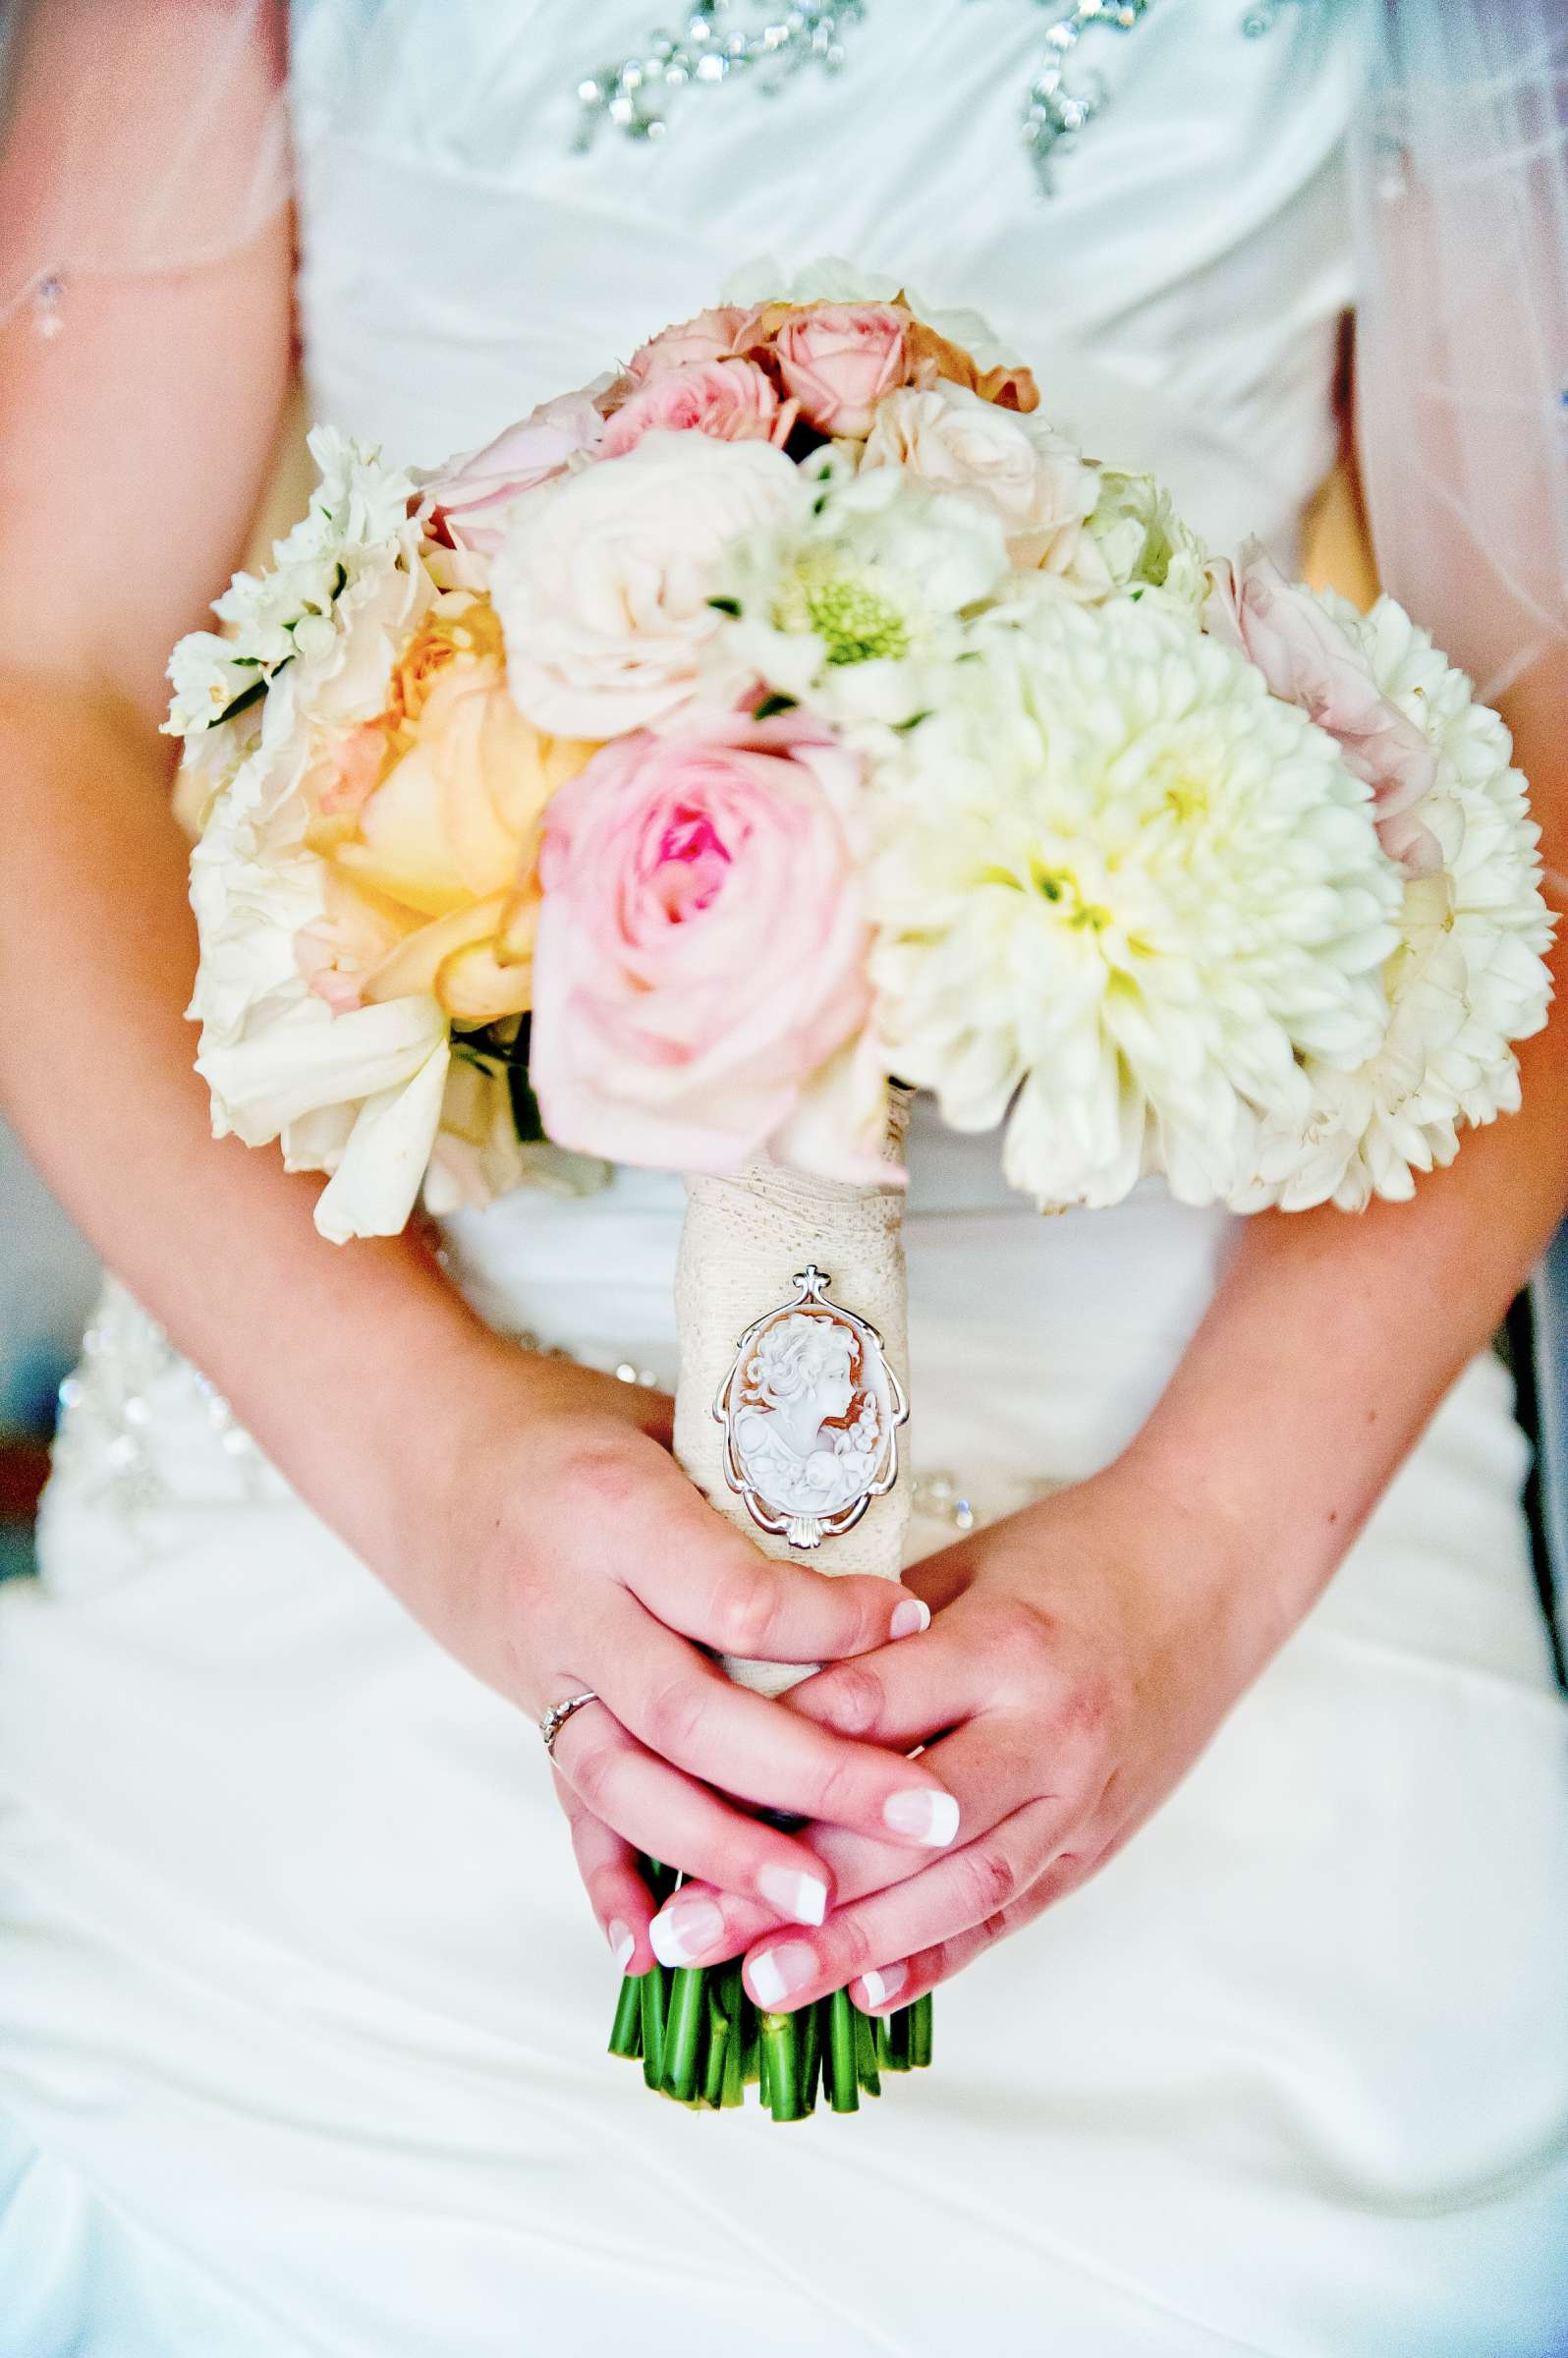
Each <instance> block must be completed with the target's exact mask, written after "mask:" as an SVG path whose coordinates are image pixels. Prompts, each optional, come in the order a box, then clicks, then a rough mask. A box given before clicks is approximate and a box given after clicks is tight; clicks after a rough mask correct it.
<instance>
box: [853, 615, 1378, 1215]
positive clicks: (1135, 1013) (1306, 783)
mask: <svg viewBox="0 0 1568 2358" xmlns="http://www.w3.org/2000/svg"><path fill="white" fill-rule="evenodd" d="M971 646H972V651H971V652H970V653H969V654H968V655H967V656H966V657H965V658H964V659H963V660H960V661H957V662H955V663H953V664H952V665H951V666H950V668H949V669H948V670H947V671H946V673H945V674H944V677H943V680H942V683H941V693H940V696H939V697H938V698H937V699H936V700H935V708H934V709H933V711H932V712H931V714H930V715H929V717H927V718H925V719H923V720H921V721H920V722H919V724H918V725H917V726H915V727H914V728H912V729H910V730H909V731H908V732H907V733H906V734H905V735H904V736H903V737H902V738H896V739H895V738H893V737H891V736H887V737H884V738H883V739H882V740H881V743H880V749H879V750H878V751H877V752H876V753H875V755H874V758H873V761H872V769H871V796H872V803H873V809H874V812H875V820H876V828H877V834H878V840H879V850H878V852H877V855H876V858H875V860H874V862H873V866H872V870H871V894H872V909H873V915H874V918H875V920H876V923H877V926H878V945H877V949H876V953H875V959H874V964H873V974H874V977H875V981H876V983H877V986H878V990H879V993H880V1009H879V1015H880V1023H881V1027H882V1031H883V1034H884V1038H885V1041H886V1045H887V1049H888V1055H889V1062H890V1067H891V1069H892V1070H893V1071H895V1072H896V1073H897V1074H898V1075H899V1076H900V1078H901V1079H903V1080H905V1081H909V1082H912V1083H915V1084H917V1085H918V1086H921V1087H924V1088H927V1089H930V1090H933V1091H934V1092H935V1093H936V1095H937V1096H938V1098H939V1100H940V1102H941V1106H942V1110H943V1113H944V1115H945V1117H946V1118H947V1119H948V1120H949V1121H950V1122H951V1123H952V1124H953V1125H954V1126H955V1127H956V1128H958V1129H966V1130H980V1129H986V1128H989V1127H991V1126H992V1125H994V1124H995V1123H996V1122H998V1121H999V1120H1000V1119H1001V1118H1002V1116H1003V1115H1004V1114H1005V1113H1006V1112H1007V1110H1008V1108H1009V1106H1011V1107H1012V1116H1011V1120H1010V1121H1009V1124H1008V1133H1007V1141H1006V1150H1005V1161H1006V1168H1007V1172H1008V1176H1009V1178H1010V1179H1011V1180H1012V1182H1013V1184H1014V1185H1015V1186H1017V1187H1019V1188H1021V1189H1023V1190H1024V1191H1025V1192H1027V1193H1029V1194H1031V1195H1033V1196H1035V1197H1036V1199H1037V1201H1038V1202H1039V1203H1040V1204H1041V1206H1042V1207H1054V1206H1061V1205H1067V1204H1087V1205H1103V1204H1110V1203H1114V1202H1116V1201H1118V1200H1119V1199H1120V1198H1121V1197H1122V1196H1124V1195H1125V1194H1126V1193H1127V1192H1128V1190H1129V1189H1130V1188H1131V1187H1132V1186H1133V1185H1134V1183H1135V1182H1136V1181H1137V1179H1138V1178H1139V1177H1140V1176H1141V1174H1143V1173H1144V1172H1146V1171H1149V1170H1162V1171H1164V1172H1165V1174H1166V1175H1167V1177H1168V1178H1169V1180H1170V1183H1171V1186H1172V1188H1173V1189H1174V1190H1175V1192H1176V1193H1177V1194H1178V1195H1179V1196H1181V1197H1182V1198H1183V1199H1184V1200H1186V1201H1190V1202H1208V1201H1212V1200H1213V1199H1215V1198H1216V1197H1219V1196H1223V1195H1225V1194H1227V1193H1228V1192H1230V1191H1231V1190H1232V1189H1233V1188H1234V1186H1235V1184H1236V1181H1237V1177H1238V1175H1239V1174H1240V1173H1241V1172H1243V1171H1245V1170H1247V1169H1249V1168H1250V1167H1251V1163H1252V1156H1253V1133H1254V1128H1255V1124H1256V1120H1257V1116H1258V1112H1259V1110H1264V1111H1266V1112H1269V1113H1271V1114H1272V1115H1273V1116H1274V1117H1275V1118H1276V1119H1280V1120H1287V1119H1289V1118H1291V1117H1292V1116H1296V1117H1298V1118H1299V1116H1300V1115H1301V1114H1302V1112H1303V1111H1304V1110H1305V1104H1306V1095H1307V1085H1306V1081H1305V1077H1304V1074H1303V1071H1302V1066H1301V1061H1300V1060H1301V1058H1302V1057H1304V1056H1305V1055H1308V1054H1312V1055H1316V1056H1317V1057H1319V1058H1321V1059H1323V1060H1324V1061H1325V1062H1333V1063H1337V1064H1340V1065H1343V1066H1346V1067H1349V1068H1352V1069H1353V1068H1354V1067H1355V1066H1356V1065H1358V1064H1359V1063H1361V1062H1362V1061H1363V1060H1364V1059H1365V1058H1366V1057H1367V1056H1368V1055H1369V1054H1370V1053H1371V1052H1372V1049H1373V1048H1374V1047H1375V1045H1376V1043H1377V1041H1378V1039H1380V1038H1381V1037H1382V1031H1383V1024H1384V1015H1385V1009H1384V1002H1383V993H1382V984H1381V980H1380V970H1381V967H1382V964H1383V961H1384V960H1385V958H1386V957H1387V956H1388V954H1389V952H1390V950H1391V949H1392V948H1393V946H1394V942H1395V939H1396V935H1395V932H1394V928H1393V923H1392V920H1393V918H1394V916H1395V914H1396V912H1397V909H1398V905H1399V882H1398V878H1397V876H1396V874H1395V871H1394V870H1393V867H1392V864H1391V863H1390V862H1389V861H1388V860H1387V859H1386V858H1385V856H1384V854H1383V853H1382V851H1381V850H1380V849H1379V847H1378V843H1377V838H1376V833H1375V830H1374V828H1373V825H1372V806H1371V798H1370V795H1369V792H1368V789H1367V788H1366V787H1365V786H1364V785H1363V784H1362V783H1361V782H1360V781H1359V780H1358V779H1356V778H1354V777H1352V775H1351V774H1350V772H1349V770H1348V769H1347V768H1346V767H1345V765H1344V763H1343V762H1342V761H1341V760H1340V758H1338V755H1337V753H1336V751H1335V749H1334V747H1333V746H1332V745H1331V744H1330V743H1329V742H1328V740H1327V739H1326V738H1325V737H1323V736H1322V735H1321V734H1320V732H1319V731H1317V730H1316V729H1315V728H1314V727H1313V726H1312V725H1311V723H1310V722H1308V721H1306V720H1305V719H1304V718H1303V717H1302V715H1301V714H1300V713H1298V712H1296V711H1295V710H1294V709H1292V708H1291V707H1289V706H1287V705H1284V704H1282V703H1279V702H1276V701H1275V700H1274V699H1273V698H1271V697H1270V696H1269V695H1268V693H1267V691H1266V689H1265V688H1264V686H1263V683H1262V680H1261V678H1260V676H1259V674H1258V673H1257V672H1256V671H1255V670H1254V669H1253V668H1252V666H1251V665H1249V664H1248V663H1246V662H1245V661H1244V660H1243V659H1242V658H1241V657H1240V656H1238V655H1235V654H1233V653H1232V652H1230V651H1229V650H1228V649H1226V648H1223V647H1220V646H1215V645H1213V644H1211V643H1210V642H1208V641H1206V640H1204V639H1202V638H1200V637H1197V636H1195V635H1194V634H1193V633H1192V632H1191V631H1190V630H1189V629H1187V628H1186V627H1185V626H1184V625H1183V624H1182V623H1181V622H1179V621H1178V620H1176V619H1175V618H1174V617H1173V616H1171V615H1170V614H1168V613H1165V612H1161V611H1158V610H1154V609H1152V608H1149V607H1147V606H1145V605H1143V604H1140V603H1138V602H1136V601H1134V600H1133V599H1131V598H1126V597H1123V598H1116V599H1112V600H1110V601H1109V602H1107V603H1106V604H1104V605H1101V606H1085V605H1082V604H1079V603H1077V602H1076V601H1075V600H1073V599H1072V598H1071V597H1070V596H1069V595H1068V594H1067V593H1066V592H1065V591H1064V590H1061V589H1056V588H1054V587H1053V586H1052V585H1050V584H1049V583H1046V582H1042V581H1040V580H1039V579H1038V578H1037V577H1036V581H1035V582H1034V584H1033V585H1032V593H1030V594H1020V595H1018V596H1016V597H1015V598H1014V600H1013V601H1012V602H1011V604H1010V605H1009V607H1008V609H1007V610H1006V612H1005V613H998V614H996V615H993V616H987V617H986V618H984V619H983V620H981V621H980V622H979V623H977V624H975V625H973V626H972V630H971Z"/></svg>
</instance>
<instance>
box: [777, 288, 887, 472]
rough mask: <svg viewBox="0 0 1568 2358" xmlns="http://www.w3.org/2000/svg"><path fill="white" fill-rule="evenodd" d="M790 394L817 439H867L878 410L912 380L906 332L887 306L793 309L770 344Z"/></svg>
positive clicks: (828, 305)
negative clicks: (838, 436) (887, 395)
mask: <svg viewBox="0 0 1568 2358" xmlns="http://www.w3.org/2000/svg"><path fill="white" fill-rule="evenodd" d="M772 353H773V360H774V364H775V365H776V366H777V368H778V372H779V375H780V376H781V377H782V378H783V381H784V387H785V390H786V391H787V392H789V393H793V394H794V396H795V398H796V400H797V401H798V402H799V403H800V405H801V416H802V417H803V418H804V419H805V420H806V422H807V424H808V425H814V426H815V427H816V429H817V431H818V432H819V433H823V434H842V435H845V436H847V437H849V438H850V439H851V440H855V441H864V440H865V438H866V436H867V435H868V433H869V432H870V430H871V420H872V417H873V415H874V413H875V409H876V405H877V403H878V402H879V401H880V400H881V398H882V396H883V394H884V393H892V392H894V391H896V389H897V388H898V387H899V386H900V385H903V384H907V383H908V381H909V373H910V354H909V339H908V328H907V322H906V319H905V316H904V314H903V313H902V312H899V311H896V310H894V309H892V308H891V307H890V306H889V305H887V304H882V303H858V304H847V303H818V304H813V305H812V306H811V307H810V308H809V309H804V310H796V311H791V312H790V313H788V315H787V316H786V317H785V318H784V319H783V320H782V321H781V323H780V325H779V328H778V331H777V333H776V335H775V336H774V338H773V344H772Z"/></svg>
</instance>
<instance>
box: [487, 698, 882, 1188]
mask: <svg viewBox="0 0 1568 2358" xmlns="http://www.w3.org/2000/svg"><path fill="white" fill-rule="evenodd" d="M858 786H859V769H858V765H857V763H856V761H855V759H854V758H853V757H852V756H851V755H849V754H848V753H846V752H845V751H844V750H843V748H842V747H840V746H838V745H837V744H836V743H834V742H833V741H831V740H830V739H828V738H827V737H826V736H825V735H824V734H823V732H822V731H821V730H820V729H819V727H818V726H817V725H816V724H814V723H812V722H811V721H810V720H808V719H807V718H806V717H805V716H804V715H803V714H801V713H799V712H792V713H789V714H787V715H784V716H782V717H781V718H779V719H777V720H773V721H765V722H761V723H756V722H751V721H748V720H746V719H745V718H744V717H741V716H727V717H726V718H725V719H723V720H722V721H716V722H713V723H710V724H708V725H707V726H706V727H705V728H704V729H703V731H702V733H701V734H697V733H695V732H694V733H693V734H690V735H687V736H683V737H681V738H670V737H655V736H652V735H650V734H647V733H645V732H644V733H640V734H638V735H635V736H631V737H624V738H621V739H618V740H617V741H616V742H615V743H614V744H612V745H608V746H606V747H605V748H604V749H603V751H602V752H600V753H598V754H596V755H595V756H594V758H593V759H592V760H591V761H590V762H589V763H588V767H587V768H586V769H585V770H584V772H583V774H582V776H581V777H580V778H577V779H576V780H574V782H573V783H572V784H571V785H570V786H568V787H567V788H565V789H564V790H563V792H562V793H561V794H560V795H559V796H558V797H557V798H556V801H555V803H554V804H553V805H552V807H551V810H550V814H549V819H548V822H547V826H546V831H545V838H544V848H543V852H542V854H541V857H540V864H539V865H540V877H541V880H542V884H543V891H544V901H543V908H542V911H541V913H540V919H539V930H538V939H537V943H536V946H535V950H534V994H533V1032H532V1062H531V1078H532V1084H533V1088H534V1091H535V1093H536V1095H537V1096H538V1100H539V1106H540V1110H541V1112H542V1114H543V1116H544V1124H545V1128H546V1129H547V1131H548V1132H549V1135H550V1137H551V1138H552V1139H554V1140H555V1141H556V1142H557V1143H558V1144H560V1145H562V1146H567V1147H574V1148H577V1149H578V1150H580V1151H583V1152H586V1153H589V1154H601V1155H604V1156H606V1157H607V1158H608V1159H609V1160H611V1161H613V1162H624V1163H643V1164H651V1165H653V1166H654V1167H655V1168H659V1169H673V1170H688V1171H722V1170H730V1169H733V1168H734V1167H735V1166H736V1165H737V1164H739V1163H740V1162H742V1161H744V1160H745V1159H746V1158H747V1157H748V1156H749V1155H753V1154H756V1153H757V1152H759V1151H763V1150H765V1149H767V1148H768V1147H769V1146H770V1145H772V1146H774V1147H775V1148H779V1149H780V1150H782V1151H787V1150H788V1145H789V1135H790V1132H791V1130H792V1128H793V1132H794V1135H795V1136H797V1137H802V1138H805V1137H810V1138H812V1149H813V1153H814V1157H815V1167H818V1168H824V1169H826V1168H831V1170H832V1174H833V1175H835V1176H839V1177H846V1178H857V1179H859V1178H867V1177H884V1178H885V1176H886V1172H885V1169H884V1168H883V1166H882V1165H881V1164H880V1163H879V1162H878V1161H876V1160H875V1158H874V1155H873V1154H871V1153H869V1152H868V1149H867V1146H866V1143H865V1140H864V1138H863V1137H862V1136H861V1135H860V1131H861V1129H862V1128H863V1127H864V1125H861V1124H860V1123H858V1122H857V1121H856V1120H854V1119H853V1118H851V1117H850V1116H848V1115H846V1117H845V1119H844V1120H843V1121H842V1122H840V1123H838V1124H834V1125H830V1126H829V1134H828V1135H826V1136H824V1135H823V1133H822V1126H820V1125H819V1126H817V1128H816V1130H815V1133H814V1135H813V1134H812V1125H811V1124H810V1123H809V1122H807V1121H803V1120H802V1118H801V1117H802V1114H803V1108H804V1106H805V1105H806V1103H807V1101H808V1100H809V1099H810V1098H811V1096H812V1091H813V1088H815V1087H821V1088H823V1089H824V1090H825V1091H826V1092H827V1093H828V1094H829V1095H830V1096H832V1098H833V1100H834V1101H837V1099H838V1098H840V1097H842V1098H843V1099H844V1100H845V1101H846V1103H847V1102H848V1100H849V1096H850V1093H848V1092H846V1091H845V1090H844V1088H843V1074H842V1071H841V1069H840V1068H839V1065H838V1063H837V1061H836V1060H837V1059H838V1056H839V1051H841V1050H844V1049H845V1048H847V1047H848V1046H849V1045H850V1044H851V1043H852V1042H853V1041H855V1040H856V1039H857V1037H858V1036H860V1035H862V1034H864V1032H865V1030H866V1026H867V1023H868V1016H869V1013H870V1004H871V994H870V985H869V983H868V979H867V958H868V950H869V946H870V938H869V933H868V927H867V923H866V919H865V916H864V913H863V910H862V906H861V896H860V890H859V886H858V882H857V878H856V871H855V866H854V863H853V861H852V859H851V856H850V849H849V845H848V843H847V841H846V838H845V834H844V830H843V827H842V825H841V824H840V819H839V815H838V810H839V807H843V806H845V805H846V804H847V801H848V800H849V799H852V798H853V797H854V795H855V794H856V792H857V790H858ZM873 1127H874V1125H873Z"/></svg>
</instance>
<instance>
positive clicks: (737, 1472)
mask: <svg viewBox="0 0 1568 2358" xmlns="http://www.w3.org/2000/svg"><path fill="white" fill-rule="evenodd" d="M794 1284H795V1289H796V1290H795V1293H794V1295H793V1296H792V1298H791V1299H790V1300H789V1301H787V1302H781V1303H780V1304H779V1305H778V1307H777V1308H776V1309H774V1310H770V1311H767V1312H765V1313H764V1314H763V1316H762V1317H761V1318H759V1319H753V1321H752V1323H751V1325H750V1326H748V1327H747V1329H746V1332H745V1333H744V1334H743V1335H742V1336H741V1339H740V1341H739V1343H738V1344H737V1346H736V1351H735V1357H734V1359H733V1361H732V1362H731V1364H730V1369H729V1373H728V1374H727V1375H726V1376H725V1378H724V1381H723V1382H722V1383H721V1384H720V1386H719V1389H718V1393H717V1396H716V1397H715V1399H714V1402H713V1415H714V1418H715V1420H716V1421H717V1423H718V1424H720V1425H721V1426H722V1427H723V1429H724V1479H725V1481H726V1482H727V1483H728V1484H729V1487H730V1488H731V1489H732V1490H733V1491H734V1492H735V1493H736V1495H737V1496H738V1497H740V1498H742V1499H744V1500H745V1503H746V1509H747V1512H748V1514H749V1515H750V1516H751V1518H752V1521H753V1522H754V1523H755V1524H756V1527H757V1529H758V1530H759V1531H765V1532H767V1533H768V1534H769V1535H770V1536H771V1537H773V1538H775V1539H784V1540H787V1541H788V1543H789V1544H790V1545H791V1546H792V1547H800V1548H812V1547H819V1546H820V1545H821V1544H822V1542H823V1540H828V1539H838V1538H841V1537H842V1536H843V1534H844V1533H845V1532H847V1531H853V1530H854V1528H855V1526H856V1524H857V1523H859V1522H860V1520H861V1518H862V1516H863V1515H864V1514H865V1512H866V1510H867V1508H868V1506H869V1505H870V1503H871V1501H872V1499H873V1498H885V1497H886V1495H887V1493H888V1491H889V1490H890V1489H891V1488H893V1485H894V1484H895V1483H896V1482H897V1480H898V1431H899V1427H900V1426H901V1425H904V1424H906V1423H907V1422H908V1419H909V1402H908V1400H907V1398H906V1396H905V1392H904V1387H903V1385H902V1384H901V1383H900V1381H899V1379H898V1376H897V1375H896V1374H895V1372H894V1370H893V1369H892V1368H891V1367H890V1365H889V1364H888V1360H887V1355H886V1352H885V1351H884V1349H883V1347H882V1338H881V1336H880V1335H879V1334H878V1333H877V1331H876V1328H875V1327H874V1326H872V1325H871V1324H870V1322H869V1320H868V1319H863V1318H860V1317H859V1316H857V1314H856V1313H855V1312H854V1311H852V1310H846V1309H845V1308H844V1306H843V1305H842V1304H841V1303H838V1302H830V1301H829V1300H828V1298H827V1295H828V1288H829V1286H830V1285H831V1284H832V1279H831V1278H830V1277H829V1276H828V1275H827V1273H826V1271H825V1270H822V1269H818V1268H816V1267H815V1266H814V1265H812V1266H809V1267H807V1268H804V1269H802V1270H800V1271H799V1272H798V1273H797V1275H796V1277H795V1279H794Z"/></svg>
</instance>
